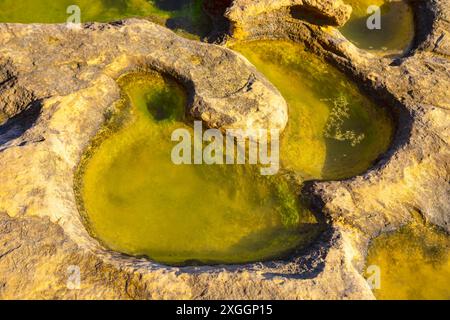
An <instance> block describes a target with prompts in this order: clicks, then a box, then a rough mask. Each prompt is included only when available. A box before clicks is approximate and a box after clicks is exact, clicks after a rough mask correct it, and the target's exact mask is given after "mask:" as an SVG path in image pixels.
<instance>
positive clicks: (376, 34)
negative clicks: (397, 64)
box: [340, 0, 414, 55]
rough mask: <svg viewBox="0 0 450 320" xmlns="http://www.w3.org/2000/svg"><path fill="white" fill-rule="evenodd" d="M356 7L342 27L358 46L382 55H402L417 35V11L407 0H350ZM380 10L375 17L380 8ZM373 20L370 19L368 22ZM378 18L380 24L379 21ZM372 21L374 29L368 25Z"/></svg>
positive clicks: (347, 36) (350, 3)
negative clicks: (415, 29)
mask: <svg viewBox="0 0 450 320" xmlns="http://www.w3.org/2000/svg"><path fill="white" fill-rule="evenodd" d="M345 2H346V3H347V4H349V5H351V6H352V9H353V11H352V16H351V18H350V20H349V21H348V22H347V23H346V24H345V25H344V26H343V27H342V28H340V31H341V32H342V34H343V35H344V36H345V37H346V38H347V39H348V40H350V41H351V42H353V43H354V44H355V45H356V46H357V47H359V48H361V49H365V50H369V51H372V52H375V53H379V54H389V55H399V54H401V53H403V52H404V50H406V49H407V48H408V46H409V45H410V44H411V42H412V41H413V38H414V14H413V10H412V8H411V6H410V4H408V2H407V1H403V0H346V1H345ZM377 7H378V8H379V9H380V15H379V19H378V20H374V19H375V18H370V17H371V16H372V17H374V15H376V14H377V13H376V8H377ZM368 20H369V22H368ZM377 21H378V22H379V24H376V23H377ZM368 24H369V26H370V28H369V27H368Z"/></svg>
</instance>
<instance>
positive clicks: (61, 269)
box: [0, 0, 450, 299]
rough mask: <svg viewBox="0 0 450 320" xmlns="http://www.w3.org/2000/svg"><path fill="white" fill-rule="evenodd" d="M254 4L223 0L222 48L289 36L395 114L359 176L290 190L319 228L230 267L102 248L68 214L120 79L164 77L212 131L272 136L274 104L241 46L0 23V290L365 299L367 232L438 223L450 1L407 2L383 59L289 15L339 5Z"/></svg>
mask: <svg viewBox="0 0 450 320" xmlns="http://www.w3.org/2000/svg"><path fill="white" fill-rule="evenodd" d="M266 2H267V1H265V0H259V1H247V0H235V1H233V5H232V6H231V7H230V8H228V9H227V10H226V12H225V17H226V18H227V19H228V20H229V21H230V25H231V27H232V28H231V30H230V32H229V34H228V36H227V37H224V38H223V44H224V45H226V44H227V43H228V44H231V43H233V42H234V41H245V40H257V39H290V40H293V41H296V42H300V43H304V44H306V45H307V46H308V47H309V48H310V49H311V50H313V51H314V52H315V53H316V54H318V55H319V56H322V57H324V59H326V60H327V61H328V62H330V63H332V64H334V65H335V66H337V67H338V68H339V69H340V70H341V71H343V72H345V73H346V74H348V75H349V76H350V77H351V78H352V79H353V80H354V81H355V82H357V83H359V84H360V85H361V89H362V90H363V91H365V92H366V93H367V94H368V95H370V96H372V97H373V98H374V99H375V100H376V101H377V102H378V104H379V105H383V106H385V107H387V108H390V109H392V113H393V114H394V116H395V118H396V122H397V133H396V136H395V139H394V141H393V144H392V146H391V148H390V150H389V151H388V152H387V153H386V154H384V155H383V156H382V157H381V158H380V159H379V161H378V162H377V163H376V164H375V165H374V167H372V168H371V169H370V170H369V171H368V172H367V173H365V174H364V175H361V176H358V177H354V178H352V179H348V180H345V181H330V182H320V181H315V182H309V183H307V184H306V185H305V186H304V190H303V194H304V195H306V196H307V197H308V198H309V200H310V202H311V206H312V207H313V208H314V209H315V211H316V212H317V213H318V214H319V215H321V216H323V217H324V219H325V220H326V221H327V223H328V225H329V229H328V231H326V232H325V233H324V234H323V235H322V236H321V238H320V239H319V240H318V241H317V243H316V244H315V245H313V246H312V247H310V248H308V249H307V250H303V251H301V252H298V253H296V254H295V255H294V256H293V257H291V258H290V259H286V260H284V261H275V262H266V263H258V264H249V265H242V266H216V267H185V268H171V267H166V266H161V265H158V264H155V263H152V262H149V261H148V260H145V259H137V258H132V257H126V256H123V255H120V254H118V253H114V252H110V251H107V250H105V249H103V248H102V247H101V246H100V245H99V244H98V243H97V242H96V241H95V240H94V239H92V238H91V237H90V236H89V235H88V234H87V232H86V230H85V228H84V226H83V224H82V223H81V220H80V216H79V213H78V209H77V203H76V199H75V195H74V178H73V177H74V174H75V171H76V168H77V165H78V163H79V161H80V159H81V157H82V154H83V152H84V150H85V148H86V146H87V145H88V144H89V141H90V140H91V139H92V137H94V136H95V134H96V133H97V132H98V130H99V129H100V128H101V126H102V124H103V123H104V122H105V119H106V118H107V117H108V115H109V114H110V113H111V112H112V110H113V108H114V103H115V102H116V101H117V100H118V99H119V97H120V92H119V88H118V86H117V84H116V82H115V79H117V78H118V77H119V76H120V75H122V74H124V73H126V72H130V71H135V70H145V69H147V68H152V69H156V70H158V71H160V72H163V73H166V74H169V75H171V76H173V77H175V78H176V79H177V80H178V81H180V82H181V83H182V84H183V85H185V87H186V88H187V90H188V92H189V93H190V95H191V99H190V106H191V109H190V110H191V115H192V117H194V118H197V119H202V120H203V121H205V122H206V123H207V124H208V125H210V126H211V127H215V128H221V129H227V128H233V127H239V128H241V127H255V126H256V127H258V126H261V127H265V126H269V127H275V128H280V129H282V128H284V126H285V125H286V122H287V106H286V103H285V101H284V99H283V98H282V97H281V95H280V94H279V92H278V90H277V89H275V87H274V86H272V85H271V84H270V83H269V82H268V81H267V80H266V79H265V78H264V77H263V76H262V75H261V74H260V73H259V72H258V71H257V70H256V69H255V68H254V67H253V66H252V65H250V64H249V63H248V62H247V61H246V59H244V58H242V57H241V56H240V55H238V54H235V53H233V52H232V51H230V50H228V49H226V48H225V47H223V46H216V45H212V44H206V43H200V42H195V41H190V40H186V39H183V38H180V37H178V36H176V35H175V34H174V33H172V32H171V31H169V30H167V29H165V28H163V27H160V26H157V25H155V24H153V23H151V22H148V21H145V20H139V19H130V20H126V21H122V22H117V23H111V24H97V23H95V24H87V25H84V26H83V28H82V29H81V30H72V29H69V28H67V27H66V26H65V25H36V24H33V25H16V24H0V44H1V45H0V123H2V124H1V125H0V168H2V169H1V170H0V181H1V187H0V230H1V231H0V235H1V236H0V271H1V272H0V298H3V299H5V298H19V299H23V298H44V299H49V298H58V299H71V298H77V299H91V298H101V299H170V298H177V299H180V298H181V299H225V298H226V299H270V298H272V299H343V298H345V299H373V298H374V296H373V294H372V292H371V290H370V288H369V286H368V284H367V283H366V281H365V279H364V278H363V276H362V271H363V266H364V260H365V255H366V251H367V247H368V244H369V242H370V240H371V239H373V238H374V237H376V236H377V235H379V234H381V233H382V232H386V231H393V230H396V229H398V228H399V227H400V226H402V225H404V224H405V223H407V222H408V221H410V219H411V211H412V210H415V211H418V212H420V213H421V214H422V215H423V217H424V218H425V219H426V220H427V221H429V222H431V223H433V224H435V225H437V226H439V227H441V228H442V229H444V230H446V231H447V232H450V197H449V195H450V187H449V184H448V181H449V180H450V179H449V178H450V168H449V167H450V163H449V159H450V152H449V151H450V150H449V137H450V134H449V131H450V130H449V129H450V128H449V123H450V121H449V120H450V116H449V109H450V98H449V96H448V92H449V91H450V90H449V89H450V61H449V57H450V33H449V30H450V23H449V21H450V18H449V15H450V9H449V8H450V6H449V5H450V1H449V0H432V1H428V2H426V3H423V2H421V1H417V2H414V6H416V7H417V8H416V15H417V17H416V24H417V26H416V28H417V29H416V40H415V43H414V44H413V46H412V48H410V50H409V51H408V52H407V53H406V55H404V56H403V57H401V58H396V59H390V58H383V57H378V56H375V55H373V54H370V53H367V52H364V51H361V50H359V49H357V48H356V47H355V46H353V45H352V44H351V43H350V42H348V41H347V40H346V39H345V38H343V37H342V35H341V34H340V33H339V32H338V31H337V29H334V28H331V27H324V26H317V25H313V24H311V23H309V22H307V21H306V20H300V19H297V18H294V17H293V16H292V7H297V6H300V7H302V6H303V7H307V8H308V9H310V10H312V9H314V10H313V11H314V12H315V14H318V13H321V14H322V15H323V16H324V17H326V18H327V19H328V20H330V19H331V20H332V21H333V24H335V25H341V24H343V23H344V22H345V21H346V19H348V16H349V11H348V7H347V6H346V5H344V4H343V3H341V2H340V1H338V3H339V5H338V6H333V4H332V3H334V2H332V1H327V0H325V1H318V0H317V1H314V0H304V1H294V0H289V1H279V2H277V3H276V5H274V6H273V7H271V6H267V4H268V2H267V3H266ZM270 3H272V4H273V3H275V2H273V1H272V2H270ZM247 6H248V8H247ZM242 8H246V9H245V10H242ZM262 22H264V23H262ZM205 75H208V77H206V76H205ZM1 115H3V116H1ZM2 118H3V119H4V120H3V121H2ZM70 266H78V267H79V268H80V271H81V277H82V283H81V289H80V290H70V289H69V288H67V270H68V268H69V267H70Z"/></svg>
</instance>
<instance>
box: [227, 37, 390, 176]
mask: <svg viewBox="0 0 450 320" xmlns="http://www.w3.org/2000/svg"><path fill="white" fill-rule="evenodd" d="M232 48H233V49H234V50H236V51H239V52H240V53H242V54H243V55H244V56H245V57H247V58H248V59H249V60H250V61H251V62H252V63H253V64H254V65H255V66H256V67H257V68H258V69H259V71H261V72H262V73H263V74H264V75H265V76H266V77H267V78H268V79H269V80H270V81H271V82H272V83H273V84H274V85H275V86H276V87H277V88H278V89H279V91H280V92H281V93H282V95H283V97H284V98H285V99H286V101H287V103H288V106H289V123H288V127H287V129H286V130H285V132H284V134H283V139H282V141H281V160H282V166H283V167H284V168H285V169H287V170H291V171H294V172H297V173H298V174H299V175H300V176H301V177H302V178H303V179H342V178H348V177H351V176H354V175H357V174H360V173H363V172H364V171H366V170H367V169H368V168H369V167H370V166H371V165H372V164H373V162H374V160H376V159H377V157H378V156H379V155H380V154H382V153H383V152H385V151H386V150H387V149H388V147H389V144H390V142H391V138H392V135H393V128H394V125H393V121H392V119H391V117H390V116H389V114H388V112H387V108H382V107H380V106H377V105H375V104H374V103H373V102H372V101H371V100H370V99H368V98H367V97H366V96H364V95H362V94H361V93H360V91H359V89H358V88H357V86H356V85H354V84H353V83H351V82H350V80H349V79H347V77H346V76H345V75H343V74H342V73H340V72H339V71H338V70H336V69H335V68H333V67H332V66H330V65H328V64H326V63H325V62H323V61H322V60H321V59H320V58H318V57H316V56H315V55H314V54H312V53H310V52H308V51H306V50H305V48H304V47H303V46H301V45H299V44H296V43H293V42H288V41H255V42H245V43H241V44H237V45H234V46H233V47H232Z"/></svg>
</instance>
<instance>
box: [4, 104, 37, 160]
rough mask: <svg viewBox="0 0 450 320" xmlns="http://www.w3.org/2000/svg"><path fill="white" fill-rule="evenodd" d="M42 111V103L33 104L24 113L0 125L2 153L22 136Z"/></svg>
mask: <svg viewBox="0 0 450 320" xmlns="http://www.w3.org/2000/svg"><path fill="white" fill-rule="evenodd" d="M41 111H42V102H41V101H35V102H33V103H31V104H30V105H29V106H28V107H27V108H26V109H25V110H24V111H22V112H20V113H19V114H17V115H16V116H14V117H12V118H10V119H8V120H7V121H6V122H5V123H4V124H2V125H0V152H2V151H3V150H5V149H6V148H7V145H8V142H10V141H11V140H14V139H17V138H19V137H20V136H22V135H23V134H24V133H25V132H26V131H27V130H28V129H30V128H31V127H32V126H33V125H34V124H35V123H36V121H37V119H38V118H39V116H40V114H41Z"/></svg>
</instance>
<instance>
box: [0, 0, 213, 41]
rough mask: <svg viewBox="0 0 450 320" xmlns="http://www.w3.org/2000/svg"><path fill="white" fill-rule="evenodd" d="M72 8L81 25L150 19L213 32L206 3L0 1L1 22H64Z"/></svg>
mask: <svg viewBox="0 0 450 320" xmlns="http://www.w3.org/2000/svg"><path fill="white" fill-rule="evenodd" d="M72 5H76V6H78V7H79V8H80V13H81V15H80V17H81V22H111V21H116V20H121V19H125V18H132V17H147V18H150V19H151V20H153V21H154V22H158V23H160V24H163V25H166V26H167V27H169V28H171V29H175V30H179V31H180V32H181V33H183V34H186V35H190V36H191V37H198V36H205V35H207V33H208V31H209V30H210V21H209V19H208V18H207V16H206V15H205V14H204V12H203V8H202V5H203V0H177V1H172V0H21V1H15V0H0V22H11V23H64V22H66V21H67V19H68V17H70V16H71V15H72V13H67V8H68V7H69V6H72Z"/></svg>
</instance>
